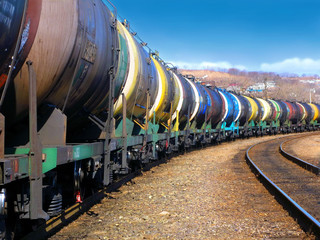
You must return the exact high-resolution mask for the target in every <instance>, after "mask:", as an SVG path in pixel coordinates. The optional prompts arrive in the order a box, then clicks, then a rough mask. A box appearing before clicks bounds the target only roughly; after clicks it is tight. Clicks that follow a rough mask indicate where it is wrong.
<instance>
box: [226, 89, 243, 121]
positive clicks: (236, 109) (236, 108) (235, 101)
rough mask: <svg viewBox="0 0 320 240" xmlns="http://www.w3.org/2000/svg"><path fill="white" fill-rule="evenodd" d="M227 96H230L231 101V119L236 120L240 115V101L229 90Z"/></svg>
mask: <svg viewBox="0 0 320 240" xmlns="http://www.w3.org/2000/svg"><path fill="white" fill-rule="evenodd" d="M229 96H230V97H231V99H232V102H233V116H234V119H233V121H234V122H237V121H238V119H239V118H240V115H241V102H240V100H239V99H238V98H237V96H236V95H235V94H233V93H231V92H229Z"/></svg>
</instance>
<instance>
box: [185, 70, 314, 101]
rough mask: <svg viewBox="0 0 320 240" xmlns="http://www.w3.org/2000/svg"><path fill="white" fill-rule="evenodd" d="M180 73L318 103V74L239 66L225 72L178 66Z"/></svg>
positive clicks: (232, 87)
mask: <svg viewBox="0 0 320 240" xmlns="http://www.w3.org/2000/svg"><path fill="white" fill-rule="evenodd" d="M179 72H180V73H181V74H183V75H193V76H195V77H196V79H197V80H198V81H201V82H204V83H208V84H211V85H213V86H216V87H220V88H226V89H228V90H230V91H234V92H237V93H241V94H247V95H251V96H256V97H263V98H274V99H284V100H288V101H303V102H309V99H310V94H311V100H312V101H313V102H317V103H320V77H319V76H317V75H315V76H297V75H295V74H281V75H280V74H276V73H273V72H269V73H266V72H247V71H240V70H238V69H228V70H225V71H223V72H222V71H214V70H187V69H179Z"/></svg>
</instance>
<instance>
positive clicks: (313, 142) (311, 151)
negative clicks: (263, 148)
mask: <svg viewBox="0 0 320 240" xmlns="http://www.w3.org/2000/svg"><path fill="white" fill-rule="evenodd" d="M283 147H284V150H285V151H287V152H288V153H290V154H292V155H294V156H297V157H299V158H301V159H302V160H304V161H307V162H309V163H311V164H313V165H315V166H318V167H320V134H319V132H315V133H314V135H313V136H308V137H304V138H298V139H297V140H292V141H289V142H288V143H285V144H284V146H283Z"/></svg>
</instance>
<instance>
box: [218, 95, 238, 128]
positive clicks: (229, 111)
mask: <svg viewBox="0 0 320 240" xmlns="http://www.w3.org/2000/svg"><path fill="white" fill-rule="evenodd" d="M219 93H220V96H221V98H222V100H223V101H224V108H225V113H224V116H223V118H222V120H221V121H223V122H226V126H227V127H229V126H230V125H231V124H232V122H233V121H234V119H235V117H234V104H233V100H232V98H231V96H230V94H229V93H228V92H227V91H224V90H219Z"/></svg>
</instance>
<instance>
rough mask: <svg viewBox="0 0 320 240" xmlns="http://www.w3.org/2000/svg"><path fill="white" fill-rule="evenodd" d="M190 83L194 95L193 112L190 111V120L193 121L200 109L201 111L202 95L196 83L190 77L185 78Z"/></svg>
mask: <svg viewBox="0 0 320 240" xmlns="http://www.w3.org/2000/svg"><path fill="white" fill-rule="evenodd" d="M185 79H186V80H187V81H188V83H189V84H190V86H191V89H192V92H193V96H194V105H195V106H194V108H193V109H192V112H190V118H189V121H190V122H192V121H193V119H194V118H195V117H196V115H197V113H198V111H199V107H200V95H199V91H198V90H197V87H196V84H195V83H194V82H193V81H191V80H190V79H188V78H185Z"/></svg>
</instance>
